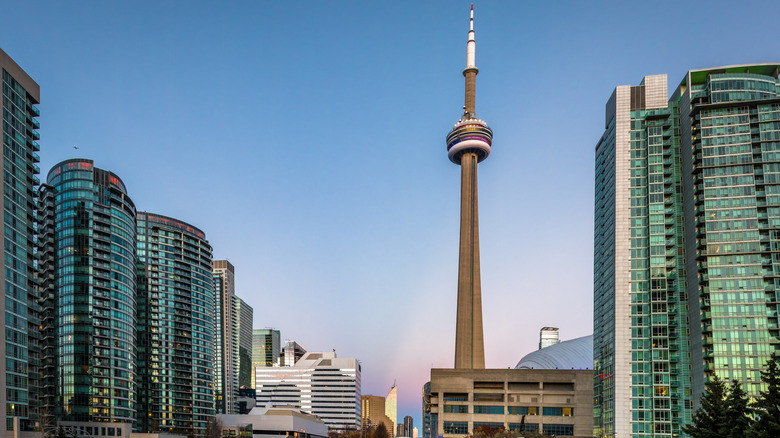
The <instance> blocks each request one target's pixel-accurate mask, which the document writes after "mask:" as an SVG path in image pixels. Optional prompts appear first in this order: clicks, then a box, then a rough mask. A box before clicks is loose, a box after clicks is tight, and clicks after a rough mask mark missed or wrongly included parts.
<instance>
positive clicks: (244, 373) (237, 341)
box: [233, 295, 254, 388]
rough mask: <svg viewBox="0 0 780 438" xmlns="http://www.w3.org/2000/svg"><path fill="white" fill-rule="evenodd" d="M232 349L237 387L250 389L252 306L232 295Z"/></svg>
mask: <svg viewBox="0 0 780 438" xmlns="http://www.w3.org/2000/svg"><path fill="white" fill-rule="evenodd" d="M233 309H234V310H233V312H234V314H235V315H236V317H235V320H234V323H233V339H234V341H233V348H235V353H234V354H235V357H237V358H238V386H239V387H242V386H243V387H245V388H252V387H253V385H254V383H252V369H251V368H252V319H253V314H254V311H253V309H252V306H250V305H249V304H247V303H246V302H245V301H244V300H242V299H241V298H239V297H238V296H236V295H233Z"/></svg>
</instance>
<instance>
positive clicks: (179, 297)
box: [136, 212, 216, 436]
mask: <svg viewBox="0 0 780 438" xmlns="http://www.w3.org/2000/svg"><path fill="white" fill-rule="evenodd" d="M137 229H138V251H137V255H138V264H137V274H138V322H139V344H138V370H139V371H138V374H139V399H138V413H139V414H138V422H137V423H136V429H137V430H139V431H142V432H153V431H155V432H156V431H160V432H169V433H178V434H182V435H187V436H194V435H202V434H203V432H204V431H205V428H206V423H207V421H208V420H209V418H211V417H213V416H214V388H213V383H214V342H215V332H216V326H215V325H216V317H215V309H214V306H215V302H214V286H213V279H212V272H211V271H212V267H211V263H212V255H211V254H212V250H211V245H209V243H208V241H207V240H206V237H205V234H204V233H203V231H201V230H199V229H198V228H196V227H194V226H192V225H190V224H188V223H186V222H182V221H180V220H178V219H174V218H171V217H167V216H162V215H159V214H154V213H147V212H140V213H138V215H137Z"/></svg>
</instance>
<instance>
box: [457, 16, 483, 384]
mask: <svg viewBox="0 0 780 438" xmlns="http://www.w3.org/2000/svg"><path fill="white" fill-rule="evenodd" d="M475 45H476V43H475V41H474V6H473V5H472V7H471V18H470V22H469V40H468V45H467V55H466V68H465V69H464V70H463V76H464V77H465V78H466V104H465V105H464V106H463V115H462V116H461V117H460V120H458V123H456V124H455V126H454V127H453V128H452V131H450V133H449V134H448V135H447V155H448V157H449V159H450V160H451V161H452V162H453V163H455V164H458V165H460V167H461V197H460V255H459V260H458V313H457V325H456V331H455V368H463V369H473V368H476V369H479V368H485V346H484V340H483V334H482V286H481V282H480V276H479V220H478V214H477V213H478V211H477V163H479V162H481V161H482V160H484V159H485V158H487V156H488V155H490V147H491V145H492V142H493V131H492V130H491V129H490V128H489V127H488V125H487V123H485V122H484V121H482V120H480V119H479V118H477V114H476V111H475V100H476V92H475V90H476V82H477V73H478V72H479V70H478V69H477V67H476V64H475V61H474V58H475V48H476V47H475Z"/></svg>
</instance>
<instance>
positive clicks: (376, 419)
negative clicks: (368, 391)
mask: <svg viewBox="0 0 780 438" xmlns="http://www.w3.org/2000/svg"><path fill="white" fill-rule="evenodd" d="M360 415H361V422H360V424H361V428H362V430H363V431H364V433H366V434H369V433H373V432H369V431H370V430H372V429H375V428H376V427H377V426H379V425H380V424H384V425H385V428H386V429H387V433H388V434H390V435H392V433H391V430H392V429H393V422H392V421H391V420H390V419H389V418H387V414H386V413H385V398H384V397H382V396H378V395H361V396H360Z"/></svg>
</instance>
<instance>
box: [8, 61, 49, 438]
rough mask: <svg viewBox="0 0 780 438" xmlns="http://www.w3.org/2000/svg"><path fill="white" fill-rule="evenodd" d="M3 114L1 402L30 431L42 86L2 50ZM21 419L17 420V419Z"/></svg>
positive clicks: (11, 424) (19, 427) (36, 379)
mask: <svg viewBox="0 0 780 438" xmlns="http://www.w3.org/2000/svg"><path fill="white" fill-rule="evenodd" d="M0 74H2V84H3V89H2V94H0V103H2V113H3V174H2V175H0V178H1V180H0V181H2V188H3V192H2V193H3V215H2V217H0V222H1V223H2V227H3V237H4V242H5V243H4V252H3V254H4V257H3V270H2V271H0V284H2V285H3V292H4V293H3V299H2V300H0V315H2V317H3V321H4V328H5V332H4V333H5V334H4V336H2V339H0V344H2V348H3V350H2V351H3V352H4V354H5V360H3V361H0V375H2V376H3V377H2V379H0V401H2V406H3V409H4V412H5V413H6V414H5V415H6V422H5V430H9V431H10V430H15V431H25V430H32V428H33V426H34V424H33V423H34V421H35V420H36V416H37V407H38V401H39V395H40V393H41V389H40V385H41V378H40V368H39V367H40V345H39V344H40V330H39V329H38V326H39V324H40V309H39V295H38V294H39V289H38V285H37V284H38V279H37V276H36V274H35V260H34V257H35V256H34V251H33V247H34V236H35V234H36V231H35V224H34V218H35V193H34V191H35V186H37V185H38V184H39V181H38V178H37V177H36V175H37V174H39V173H40V170H39V169H38V166H37V165H36V164H35V163H38V162H39V161H40V159H39V158H38V154H37V153H36V152H37V151H39V150H40V148H39V146H38V143H37V140H38V139H39V138H40V136H39V134H38V129H39V127H40V124H39V123H38V121H37V118H38V115H39V112H38V108H37V107H36V105H37V104H38V103H39V101H40V87H39V86H38V84H37V83H36V82H35V81H34V80H33V79H32V78H31V77H30V76H29V75H28V74H27V73H25V72H24V70H22V69H21V67H19V66H18V65H17V64H16V63H15V62H14V61H13V60H12V59H11V58H10V57H9V56H8V55H7V54H6V53H5V52H3V51H2V50H0ZM15 419H18V421H15Z"/></svg>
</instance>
